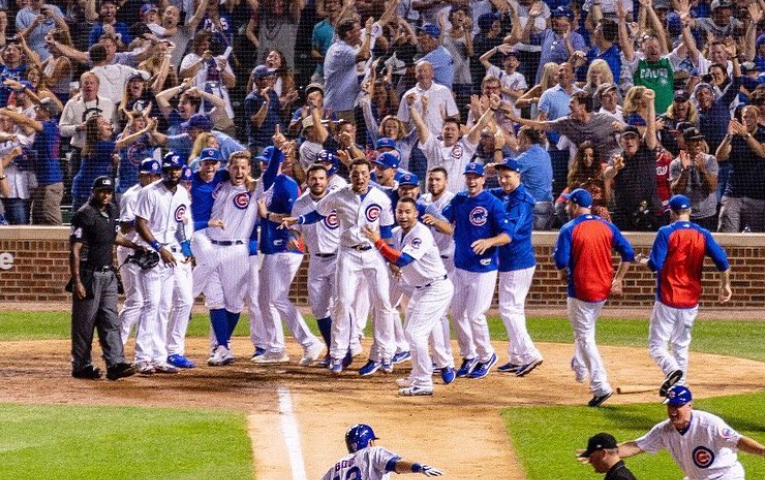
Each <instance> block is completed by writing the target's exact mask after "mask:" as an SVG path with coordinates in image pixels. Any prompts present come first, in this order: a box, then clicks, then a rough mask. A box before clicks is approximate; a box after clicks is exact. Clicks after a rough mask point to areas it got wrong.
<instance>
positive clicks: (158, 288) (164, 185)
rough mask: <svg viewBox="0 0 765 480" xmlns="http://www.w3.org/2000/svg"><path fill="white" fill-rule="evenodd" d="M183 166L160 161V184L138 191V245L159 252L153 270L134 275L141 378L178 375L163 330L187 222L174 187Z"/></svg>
mask: <svg viewBox="0 0 765 480" xmlns="http://www.w3.org/2000/svg"><path fill="white" fill-rule="evenodd" d="M182 168H183V162H182V161H181V158H180V157H179V156H178V155H173V156H169V157H165V158H164V159H163V161H162V181H161V182H155V183H152V184H151V185H148V186H146V187H144V188H143V189H141V191H140V192H139V193H138V201H137V204H136V207H135V228H136V231H137V232H138V235H140V237H141V240H143V242H145V244H146V245H149V246H150V247H151V248H153V249H154V250H156V251H157V252H158V253H159V256H160V258H161V262H160V263H159V265H157V266H156V267H154V268H152V269H149V270H141V271H140V272H139V278H138V285H139V289H140V290H141V293H140V294H141V296H142V298H143V308H142V309H141V315H140V318H139V320H138V327H137V328H136V346H135V359H136V369H137V370H138V372H139V373H141V374H144V375H151V374H153V373H177V372H178V368H176V367H174V366H172V365H170V364H169V363H167V357H168V355H167V326H168V316H169V314H170V304H171V301H172V297H173V287H174V283H173V274H174V269H175V267H176V266H177V263H178V258H177V257H176V255H177V254H181V241H183V240H184V238H183V230H184V228H185V226H186V225H188V224H190V223H191V212H190V200H189V194H188V192H187V191H186V189H185V188H183V187H181V188H178V187H179V183H180V181H181V171H182Z"/></svg>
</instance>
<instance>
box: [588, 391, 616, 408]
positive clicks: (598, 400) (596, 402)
mask: <svg viewBox="0 0 765 480" xmlns="http://www.w3.org/2000/svg"><path fill="white" fill-rule="evenodd" d="M613 394H614V392H613V391H611V392H608V393H607V394H605V395H602V396H600V397H592V400H590V401H589V402H587V406H589V407H599V406H601V405H603V402H605V401H606V400H608V399H609V398H611V395H613Z"/></svg>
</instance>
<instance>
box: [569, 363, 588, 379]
mask: <svg viewBox="0 0 765 480" xmlns="http://www.w3.org/2000/svg"><path fill="white" fill-rule="evenodd" d="M571 370H573V371H574V378H575V379H576V383H584V382H585V381H587V369H586V368H585V367H584V366H582V365H578V364H577V363H576V358H572V359H571Z"/></svg>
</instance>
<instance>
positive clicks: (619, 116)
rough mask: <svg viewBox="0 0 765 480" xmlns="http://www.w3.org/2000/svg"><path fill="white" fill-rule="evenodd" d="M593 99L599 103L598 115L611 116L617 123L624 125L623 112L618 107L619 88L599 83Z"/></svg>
mask: <svg viewBox="0 0 765 480" xmlns="http://www.w3.org/2000/svg"><path fill="white" fill-rule="evenodd" d="M595 97H596V98H598V100H599V101H600V110H598V113H605V114H606V115H611V116H612V117H613V118H614V119H615V120H616V121H618V122H619V123H624V112H623V111H622V106H621V105H619V100H620V97H619V88H618V87H617V86H616V85H614V84H613V83H601V84H600V86H599V87H598V89H597V90H595Z"/></svg>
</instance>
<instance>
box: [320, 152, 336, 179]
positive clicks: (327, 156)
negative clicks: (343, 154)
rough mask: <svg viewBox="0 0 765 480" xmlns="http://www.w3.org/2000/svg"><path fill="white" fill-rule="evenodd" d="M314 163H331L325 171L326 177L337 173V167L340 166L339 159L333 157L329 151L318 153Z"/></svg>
mask: <svg viewBox="0 0 765 480" xmlns="http://www.w3.org/2000/svg"><path fill="white" fill-rule="evenodd" d="M316 162H318V163H331V164H332V166H331V167H330V168H329V170H328V171H327V176H329V177H331V176H332V175H334V174H335V173H337V167H338V165H340V159H339V158H338V157H337V155H335V153H334V152H332V151H330V150H322V151H320V152H319V155H318V156H317V157H316Z"/></svg>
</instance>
